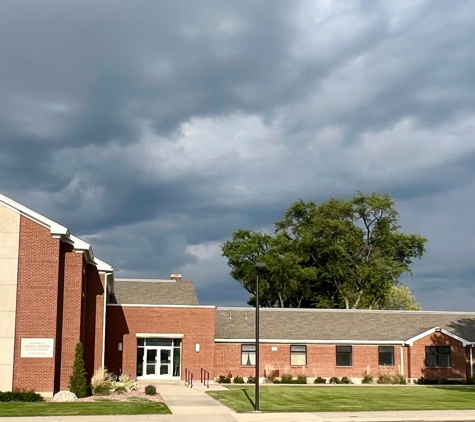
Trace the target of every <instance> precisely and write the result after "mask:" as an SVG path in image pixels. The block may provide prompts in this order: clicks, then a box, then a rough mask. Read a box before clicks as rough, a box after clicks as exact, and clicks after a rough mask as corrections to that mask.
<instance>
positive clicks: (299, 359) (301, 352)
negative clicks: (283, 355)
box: [290, 345, 307, 366]
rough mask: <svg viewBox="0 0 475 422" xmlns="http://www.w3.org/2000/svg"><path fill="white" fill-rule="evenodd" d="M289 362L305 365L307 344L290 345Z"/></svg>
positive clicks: (295, 364)
mask: <svg viewBox="0 0 475 422" xmlns="http://www.w3.org/2000/svg"><path fill="white" fill-rule="evenodd" d="M290 364H291V365H293V366H306V365H307V346H305V345H292V346H290Z"/></svg>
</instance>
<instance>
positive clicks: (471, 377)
mask: <svg viewBox="0 0 475 422" xmlns="http://www.w3.org/2000/svg"><path fill="white" fill-rule="evenodd" d="M472 349H473V344H471V345H470V380H473V360H472V359H473V356H472V355H473V352H472Z"/></svg>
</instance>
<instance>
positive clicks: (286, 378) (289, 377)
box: [280, 374, 293, 384]
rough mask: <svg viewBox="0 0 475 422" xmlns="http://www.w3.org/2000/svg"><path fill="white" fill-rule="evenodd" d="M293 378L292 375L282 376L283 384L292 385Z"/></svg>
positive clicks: (281, 381)
mask: <svg viewBox="0 0 475 422" xmlns="http://www.w3.org/2000/svg"><path fill="white" fill-rule="evenodd" d="M292 380H293V377H292V375H291V374H282V376H281V377H280V383H281V384H292Z"/></svg>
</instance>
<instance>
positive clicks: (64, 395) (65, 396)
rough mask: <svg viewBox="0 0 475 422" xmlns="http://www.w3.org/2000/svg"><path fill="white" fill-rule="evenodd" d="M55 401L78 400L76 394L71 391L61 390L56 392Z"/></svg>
mask: <svg viewBox="0 0 475 422" xmlns="http://www.w3.org/2000/svg"><path fill="white" fill-rule="evenodd" d="M53 401H58V402H65V401H78V398H77V397H76V394H74V393H71V392H70V391H60V392H59V393H56V394H55V395H54V397H53Z"/></svg>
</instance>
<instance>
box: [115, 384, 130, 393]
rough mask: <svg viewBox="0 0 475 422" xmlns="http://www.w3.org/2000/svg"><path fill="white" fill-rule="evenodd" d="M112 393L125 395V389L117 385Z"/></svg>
mask: <svg viewBox="0 0 475 422" xmlns="http://www.w3.org/2000/svg"><path fill="white" fill-rule="evenodd" d="M114 393H116V394H125V393H127V388H125V387H124V386H123V385H119V386H118V387H117V388H116V389H115V390H114Z"/></svg>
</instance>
